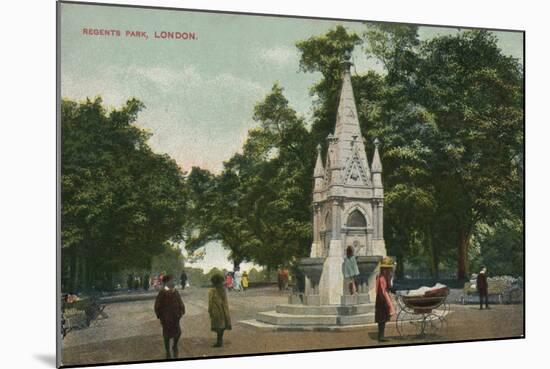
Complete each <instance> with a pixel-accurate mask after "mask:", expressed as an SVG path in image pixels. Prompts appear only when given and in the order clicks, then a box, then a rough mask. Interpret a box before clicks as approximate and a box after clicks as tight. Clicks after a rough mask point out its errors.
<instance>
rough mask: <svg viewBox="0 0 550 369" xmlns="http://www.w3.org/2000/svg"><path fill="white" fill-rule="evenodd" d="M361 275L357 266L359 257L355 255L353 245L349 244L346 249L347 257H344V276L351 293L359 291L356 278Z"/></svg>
mask: <svg viewBox="0 0 550 369" xmlns="http://www.w3.org/2000/svg"><path fill="white" fill-rule="evenodd" d="M358 275H359V268H358V267H357V259H356V258H355V255H353V247H351V246H348V247H347V249H346V258H345V259H344V278H345V279H346V283H347V285H348V287H349V293H350V294H351V295H355V294H356V293H357V285H356V282H355V278H357V276H358Z"/></svg>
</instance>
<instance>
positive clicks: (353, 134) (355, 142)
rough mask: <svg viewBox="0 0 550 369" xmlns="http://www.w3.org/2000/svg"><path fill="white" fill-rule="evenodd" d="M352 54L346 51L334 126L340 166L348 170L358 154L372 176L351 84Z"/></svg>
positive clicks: (365, 168)
mask: <svg viewBox="0 0 550 369" xmlns="http://www.w3.org/2000/svg"><path fill="white" fill-rule="evenodd" d="M350 58H351V54H350V53H346V55H345V56H344V61H343V62H342V69H343V70H342V89H341V91H340V100H339V102H338V113H337V115H336V126H335V128H334V137H335V138H337V139H338V143H337V147H336V148H335V150H336V152H337V153H338V154H337V155H338V159H339V163H338V164H339V166H340V167H341V168H342V169H343V170H344V172H345V171H346V168H347V167H349V166H350V165H352V160H350V159H351V158H352V156H357V157H358V159H359V161H360V162H361V163H363V165H362V167H363V168H364V170H365V171H366V173H365V175H366V176H367V177H368V178H370V176H371V174H370V168H369V164H368V159H367V154H366V152H365V143H364V141H363V135H362V134H361V127H360V125H359V117H358V114H357V107H356V105H355V97H354V95H353V87H352V84H351V74H350V67H351V65H352V63H351V61H350Z"/></svg>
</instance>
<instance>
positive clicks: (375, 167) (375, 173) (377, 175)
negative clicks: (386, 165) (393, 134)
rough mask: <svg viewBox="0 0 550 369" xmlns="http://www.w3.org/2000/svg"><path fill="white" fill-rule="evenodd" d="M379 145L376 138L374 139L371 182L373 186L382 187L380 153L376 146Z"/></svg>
mask: <svg viewBox="0 0 550 369" xmlns="http://www.w3.org/2000/svg"><path fill="white" fill-rule="evenodd" d="M379 146H380V141H379V140H378V138H375V139H374V156H373V158H372V165H371V170H372V182H373V185H374V188H382V161H381V160H380V153H379V152H378V147H379Z"/></svg>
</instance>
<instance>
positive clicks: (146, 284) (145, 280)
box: [143, 274, 150, 291]
mask: <svg viewBox="0 0 550 369" xmlns="http://www.w3.org/2000/svg"><path fill="white" fill-rule="evenodd" d="M149 281H150V278H149V274H145V276H144V277H143V289H144V290H145V291H149Z"/></svg>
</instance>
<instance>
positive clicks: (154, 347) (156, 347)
mask: <svg viewBox="0 0 550 369" xmlns="http://www.w3.org/2000/svg"><path fill="white" fill-rule="evenodd" d="M182 297H183V299H184V302H185V305H186V310H187V313H186V315H185V316H184V318H183V320H182V329H183V336H182V339H181V340H180V344H179V346H180V358H191V357H205V356H226V355H235V354H253V353H263V352H285V351H287V352H288V351H303V350H319V349H329V348H341V347H365V346H376V345H379V343H378V342H377V341H376V327H368V328H365V329H359V330H352V331H346V332H272V331H263V330H258V329H255V328H253V327H249V326H246V325H243V324H240V323H238V322H239V321H241V320H248V319H253V318H254V317H255V314H256V312H258V311H266V310H273V308H274V306H275V305H277V304H281V303H286V302H287V295H286V293H281V292H279V291H277V290H276V289H275V288H262V289H252V290H248V291H246V292H244V293H237V292H231V293H229V306H230V311H231V314H232V317H231V318H232V322H233V330H232V331H230V332H227V334H226V338H225V340H224V342H225V345H224V347H222V348H212V347H211V344H212V343H213V341H214V335H213V333H212V332H210V322H209V319H208V313H207V290H206V289H201V288H191V289H186V290H185V291H183V293H182ZM451 310H452V311H451V314H450V315H449V316H448V322H449V324H448V327H447V329H445V331H443V332H440V334H439V335H437V336H430V337H425V338H423V339H419V338H414V339H405V340H403V339H400V338H398V334H397V331H396V329H395V324H392V323H389V324H388V327H387V328H386V335H387V336H388V338H389V339H390V340H389V342H387V343H386V344H389V345H396V344H404V343H414V342H426V341H430V342H438V341H439V342H440V341H449V340H451V341H456V340H469V339H484V338H496V337H519V336H521V335H522V334H523V306H522V305H494V306H493V307H492V309H491V310H489V311H486V310H482V311H480V310H479V309H478V307H477V306H476V305H466V306H462V305H454V304H453V305H451ZM105 312H106V313H107V314H108V316H109V317H108V318H107V319H101V320H97V321H95V322H93V323H92V325H91V326H90V327H89V328H87V329H83V330H78V331H72V332H70V333H69V334H68V335H67V337H66V338H65V340H64V341H63V364H64V365H77V364H79V365H85V364H91V363H105V362H121V361H124V362H128V361H147V360H162V359H164V349H163V344H162V335H161V327H160V323H159V321H158V320H157V319H156V317H155V315H154V313H153V300H142V301H129V302H118V303H112V304H108V305H107V306H106V308H105ZM504 323H505V324H504Z"/></svg>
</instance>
